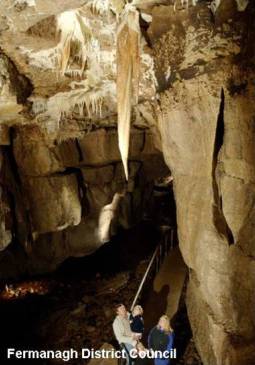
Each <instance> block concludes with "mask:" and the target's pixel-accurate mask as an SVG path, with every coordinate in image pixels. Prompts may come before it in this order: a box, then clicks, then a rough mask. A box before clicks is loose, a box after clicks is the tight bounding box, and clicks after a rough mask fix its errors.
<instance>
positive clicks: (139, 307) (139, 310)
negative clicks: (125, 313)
mask: <svg viewBox="0 0 255 365" xmlns="http://www.w3.org/2000/svg"><path fill="white" fill-rule="evenodd" d="M137 312H138V313H139V314H141V315H142V314H143V308H142V307H141V306H140V305H136V306H135V307H134V309H133V310H132V314H133V316H135V313H137Z"/></svg>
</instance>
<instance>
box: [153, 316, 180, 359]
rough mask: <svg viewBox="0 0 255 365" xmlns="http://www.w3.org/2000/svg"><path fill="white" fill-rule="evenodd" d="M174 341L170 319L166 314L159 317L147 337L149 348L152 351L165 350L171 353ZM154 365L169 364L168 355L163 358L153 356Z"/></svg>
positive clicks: (161, 351)
mask: <svg viewBox="0 0 255 365" xmlns="http://www.w3.org/2000/svg"><path fill="white" fill-rule="evenodd" d="M173 342H174V332H173V329H172V328H171V326H170V320H169V317H168V316H167V315H163V316H161V317H160V319H159V321H158V324H157V326H155V327H154V328H152V330H151V331H150V334H149V338H148V344H149V349H152V350H153V351H160V353H163V352H164V351H167V352H169V353H171V350H172V348H173ZM154 364H155V365H169V364H170V358H169V357H168V356H166V357H164V358H159V357H158V358H155V359H154Z"/></svg>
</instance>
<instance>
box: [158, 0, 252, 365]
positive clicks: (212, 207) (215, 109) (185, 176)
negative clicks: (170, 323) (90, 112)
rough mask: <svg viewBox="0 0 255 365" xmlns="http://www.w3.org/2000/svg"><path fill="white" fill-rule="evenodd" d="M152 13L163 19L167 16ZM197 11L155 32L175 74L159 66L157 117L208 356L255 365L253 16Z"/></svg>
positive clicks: (214, 362) (197, 325)
mask: <svg viewBox="0 0 255 365" xmlns="http://www.w3.org/2000/svg"><path fill="white" fill-rule="evenodd" d="M231 5H232V6H231ZM230 10H231V11H230ZM250 11H251V14H250V16H251V17H252V16H253V17H254V8H253V9H251V8H250ZM155 12H156V17H157V18H158V21H160V19H162V18H163V17H167V15H166V12H164V13H163V11H162V12H161V10H160V9H158V10H155ZM252 14H253V15H252ZM193 16H194V18H193V21H192V15H191V14H189V15H187V14H185V15H183V14H182V15H180V17H179V19H178V16H177V17H176V16H175V17H174V18H173V16H172V15H171V16H168V19H169V18H171V20H172V22H171V23H172V25H171V27H172V29H173V30H172V29H170V30H168V31H166V29H164V31H163V34H161V35H160V36H159V38H157V39H156V40H155V49H157V50H162V52H161V54H159V53H157V55H156V59H157V61H156V65H158V70H160V68H161V69H162V68H163V69H164V68H165V71H167V69H168V68H169V67H170V69H171V73H170V76H169V79H167V78H166V77H165V76H166V73H163V74H162V73H161V87H162V91H161V93H160V103H159V106H158V115H159V119H158V124H159V128H160V131H161V138H162V148H163V153H164V156H165V159H166V162H167V164H168V166H169V168H170V169H171V171H172V173H173V177H174V192H175V198H176V203H177V222H178V235H179V242H180V248H181V251H182V254H183V257H184V260H185V262H186V264H187V265H188V267H189V285H188V291H187V308H188V315H189V319H190V322H191V326H192V331H193V335H194V338H195V342H196V346H197V348H198V351H199V353H200V355H201V358H202V360H203V363H204V364H206V365H223V364H224V365H225V364H229V365H230V364H231V365H235V364H247V365H248V364H254V363H255V358H254V354H255V347H254V339H255V316H254V305H255V295H254V285H255V280H254V279H255V261H254V259H255V256H254V253H255V251H254V247H255V246H254V239H253V237H254V224H253V223H252V222H253V214H254V198H255V186H254V178H255V175H254V172H255V171H254V161H255V156H254V151H255V149H254V147H255V146H254V120H255V119H254V117H255V108H254V76H255V75H254V44H251V43H249V44H247V42H248V39H249V38H248V37H247V34H250V33H252V32H253V33H252V34H254V24H253V26H250V25H251V18H250V16H249V15H248V13H246V14H243V15H241V16H240V14H239V15H237V13H236V7H235V4H234V2H232V4H231V2H229V7H226V8H225V9H222V12H221V13H218V14H217V13H216V15H215V19H214V23H212V22H211V20H210V14H209V12H208V10H207V9H206V7H205V6H203V4H202V3H201V5H200V10H198V12H197V13H196V14H193ZM201 19H203V20H204V21H201ZM194 20H196V21H197V23H196V21H194ZM171 27H170V28H171ZM247 27H250V28H249V29H247ZM171 30H172V31H171ZM153 31H154V33H155V30H153V27H152V29H151V32H152V35H153ZM250 36H251V34H250ZM166 42H167V45H168V47H165V48H163V47H162V45H163V44H166ZM176 47H178V52H179V53H178V59H177V62H176V52H175V49H176ZM248 49H249V53H247V50H248ZM158 72H159V71H158ZM244 232H245V233H244ZM248 237H249V238H248Z"/></svg>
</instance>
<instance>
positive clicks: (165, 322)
mask: <svg viewBox="0 0 255 365" xmlns="http://www.w3.org/2000/svg"><path fill="white" fill-rule="evenodd" d="M158 327H160V328H162V330H163V331H164V332H165V333H170V332H173V329H172V327H171V325H170V318H169V317H168V316H167V315H166V314H164V315H163V316H161V317H160V318H159V321H158Z"/></svg>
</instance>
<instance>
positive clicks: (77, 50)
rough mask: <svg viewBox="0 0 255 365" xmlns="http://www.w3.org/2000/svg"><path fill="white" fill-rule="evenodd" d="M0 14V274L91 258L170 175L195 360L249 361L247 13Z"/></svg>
mask: <svg viewBox="0 0 255 365" xmlns="http://www.w3.org/2000/svg"><path fill="white" fill-rule="evenodd" d="M0 13H1V23H0V32H1V34H0V42H1V43H0V44H1V53H0V65H1V66H0V67H1V68H0V87H1V98H0V120H1V124H0V141H1V159H0V169H1V191H0V194H1V212H0V238H1V248H2V253H1V272H2V276H14V275H19V274H20V273H23V272H24V268H25V270H26V271H27V272H30V273H34V272H45V271H50V270H53V269H54V268H56V266H57V265H58V264H59V263H60V262H62V261H63V260H64V259H65V258H67V257H69V256H80V255H85V254H89V253H91V252H93V251H95V250H96V249H97V248H98V247H99V246H100V245H102V244H103V243H104V242H106V241H108V240H109V238H110V237H111V235H112V234H114V232H115V231H116V230H117V229H118V227H119V226H122V227H128V226H130V225H131V224H132V223H134V222H136V221H139V219H141V217H142V215H143V213H144V211H146V205H147V203H148V201H149V197H150V192H151V189H152V186H153V181H154V180H155V179H156V178H157V177H162V176H164V175H166V174H167V173H168V172H169V170H168V169H170V170H171V173H172V175H173V179H174V180H173V181H174V193H175V199H176V205H177V223H178V235H179V242H180V248H181V251H182V254H183V257H184V260H185V262H186V264H187V266H188V267H189V285H188V292H187V305H188V314H189V319H190V322H191V327H192V331H193V336H194V340H195V344H196V347H197V349H198V351H199V354H200V356H201V358H202V360H203V363H204V364H205V365H237V364H238V365H239V364H242V365H252V364H255V355H254V354H255V348H254V343H255V342H254V340H255V317H254V306H255V296H254V291H255V290H254V289H255V288H254V286H255V261H254V260H255V252H254V247H255V245H254V239H253V237H254V223H253V218H254V200H255V190H254V182H255V170H254V162H255V155H254V150H255V148H254V147H255V146H254V133H255V132H254V131H255V128H254V120H255V110H254V96H255V90H254V85H255V77H254V70H255V57H254V52H255V50H254V41H253V40H254V36H255V24H254V23H255V22H254V19H255V4H254V2H252V1H247V0H221V1H220V0H213V1H209V0H208V1H206V0H205V1H203V0H201V1H188V0H186V1H184V0H183V1H182V0H180V1H178V0H176V1H171V0H169V1H163V0H162V1H149V0H148V1H145V0H144V1H133V2H132V3H131V4H130V3H126V2H124V1H117V0H112V1H103V0H102V1H99V0H98V1H93V2H91V1H78V0H71V1H60V0H59V1H54V2H52V1H50V0H34V1H14V0H3V1H1V4H0ZM162 156H163V157H164V160H165V162H166V164H167V166H168V169H167V168H166V166H165V165H164V161H163V157H162Z"/></svg>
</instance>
